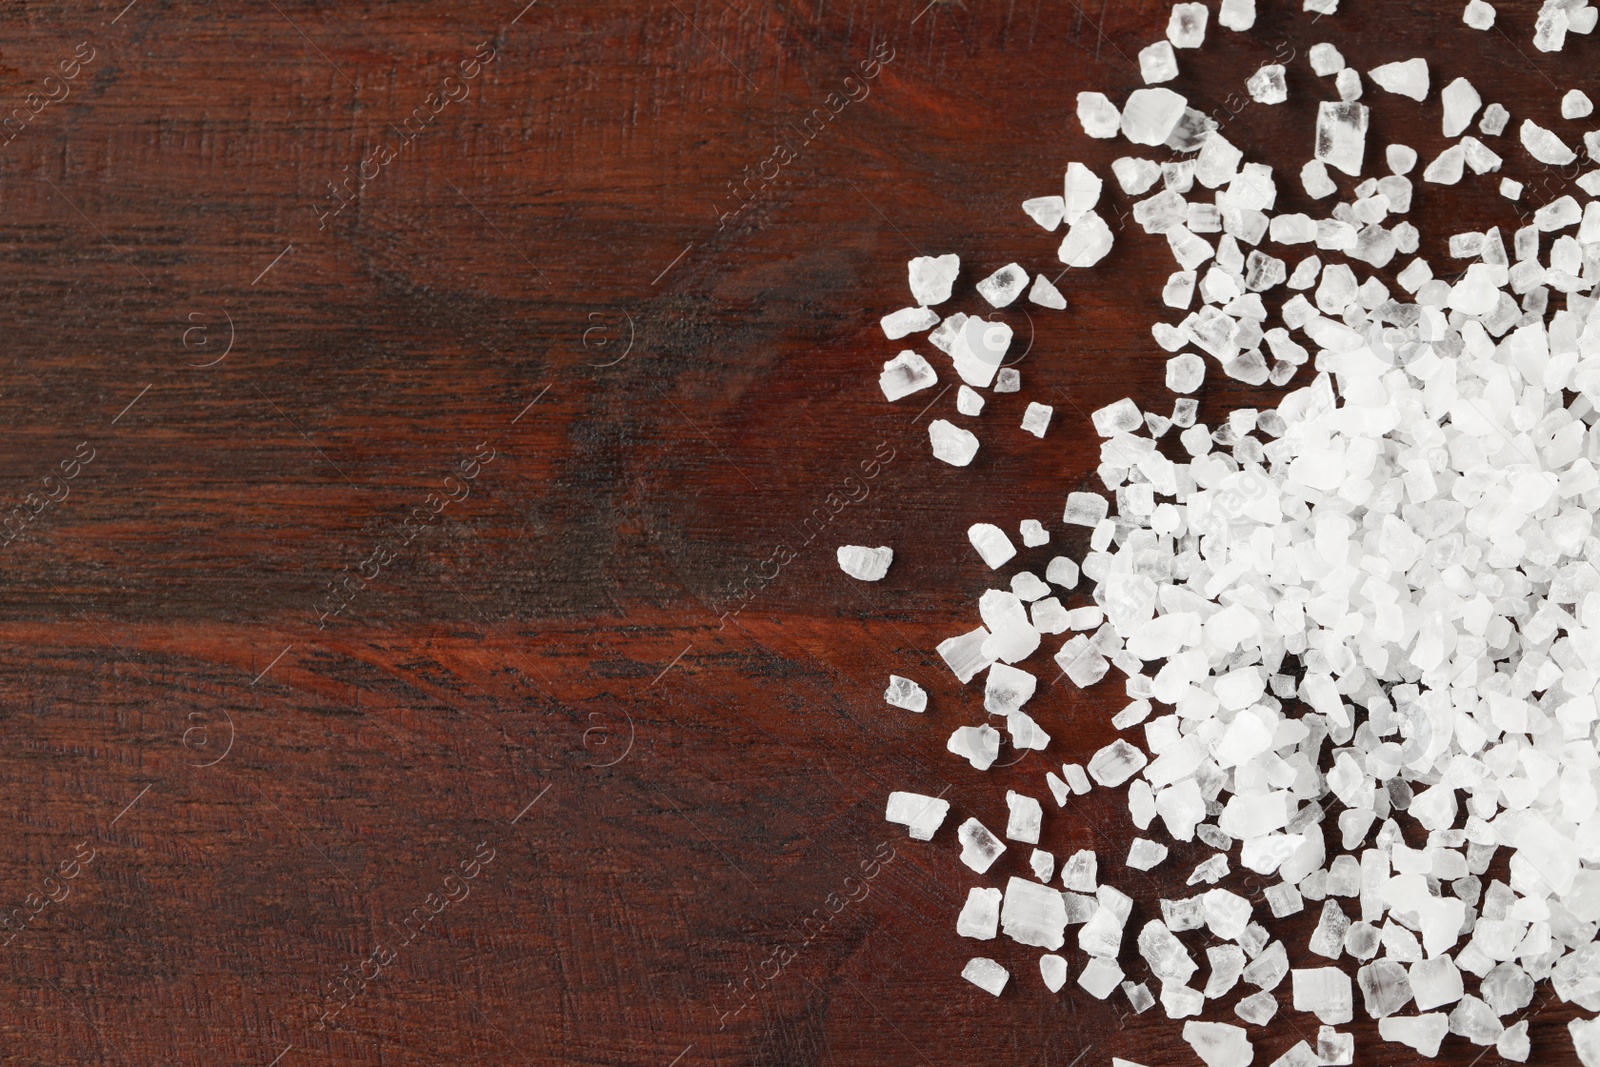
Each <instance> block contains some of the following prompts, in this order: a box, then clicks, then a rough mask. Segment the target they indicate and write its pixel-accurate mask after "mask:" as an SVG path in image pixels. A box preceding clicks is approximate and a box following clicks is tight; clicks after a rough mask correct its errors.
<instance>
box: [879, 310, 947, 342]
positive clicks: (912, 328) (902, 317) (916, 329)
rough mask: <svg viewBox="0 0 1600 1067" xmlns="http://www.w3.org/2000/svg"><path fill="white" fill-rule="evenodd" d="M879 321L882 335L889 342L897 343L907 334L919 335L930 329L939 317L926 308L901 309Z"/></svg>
mask: <svg viewBox="0 0 1600 1067" xmlns="http://www.w3.org/2000/svg"><path fill="white" fill-rule="evenodd" d="M879 321H880V325H882V326H883V334H884V336H885V337H887V338H889V340H891V341H898V340H899V339H900V338H902V337H904V336H905V335H906V334H909V333H920V332H922V331H923V330H927V329H931V328H932V327H933V326H934V325H935V324H937V323H938V321H939V316H938V314H936V313H935V312H933V311H930V310H928V309H927V308H926V307H914V308H901V309H900V310H899V311H894V312H890V313H889V314H887V315H885V316H884V317H883V318H882V319H881V320H879Z"/></svg>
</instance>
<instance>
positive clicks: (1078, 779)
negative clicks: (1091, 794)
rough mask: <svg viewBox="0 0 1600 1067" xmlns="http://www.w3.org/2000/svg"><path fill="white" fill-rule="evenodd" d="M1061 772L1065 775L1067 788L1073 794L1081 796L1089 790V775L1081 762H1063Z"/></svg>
mask: <svg viewBox="0 0 1600 1067" xmlns="http://www.w3.org/2000/svg"><path fill="white" fill-rule="evenodd" d="M1061 773H1062V774H1063V775H1065V776H1066V779H1067V788H1068V789H1071V790H1072V792H1073V793H1074V794H1075V795H1077V796H1082V795H1083V794H1085V793H1087V792H1088V791H1089V789H1090V786H1089V775H1088V773H1087V772H1085V771H1084V769H1083V766H1082V765H1081V764H1078V763H1064V764H1062V766H1061Z"/></svg>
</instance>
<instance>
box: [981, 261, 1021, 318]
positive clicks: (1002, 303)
mask: <svg viewBox="0 0 1600 1067" xmlns="http://www.w3.org/2000/svg"><path fill="white" fill-rule="evenodd" d="M1027 286H1028V272H1027V271H1025V270H1023V269H1022V268H1021V267H1019V266H1018V265H1017V264H1015V263H1007V264H1006V265H1005V266H1003V267H1001V268H1000V269H999V270H997V271H995V272H994V273H993V274H991V275H989V276H988V277H987V278H985V279H983V281H981V282H979V283H978V295H979V296H981V297H983V298H984V299H985V300H987V301H988V302H989V304H990V306H991V307H997V308H1003V307H1007V306H1008V305H1010V303H1011V302H1012V301H1013V300H1015V299H1016V298H1017V297H1019V296H1021V295H1022V290H1023V289H1025V288H1027Z"/></svg>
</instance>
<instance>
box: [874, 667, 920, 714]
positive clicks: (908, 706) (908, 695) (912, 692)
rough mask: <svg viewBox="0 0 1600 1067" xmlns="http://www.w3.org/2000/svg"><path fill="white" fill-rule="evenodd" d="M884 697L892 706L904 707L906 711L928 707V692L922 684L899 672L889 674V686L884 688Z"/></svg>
mask: <svg viewBox="0 0 1600 1067" xmlns="http://www.w3.org/2000/svg"><path fill="white" fill-rule="evenodd" d="M883 699H884V700H885V701H886V702H887V703H888V704H889V705H890V706H891V707H896V708H904V709H905V710H906V711H926V710H927V709H928V694H927V692H926V691H925V690H924V689H923V688H922V686H920V685H918V684H917V683H916V682H913V681H912V680H911V679H910V678H902V677H900V676H899V675H898V674H891V675H889V688H888V689H886V690H884V692H883Z"/></svg>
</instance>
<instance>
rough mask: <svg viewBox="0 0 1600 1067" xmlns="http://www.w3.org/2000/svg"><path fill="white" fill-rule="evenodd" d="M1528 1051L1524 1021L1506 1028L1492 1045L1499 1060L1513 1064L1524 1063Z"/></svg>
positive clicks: (1526, 1024)
mask: <svg viewBox="0 0 1600 1067" xmlns="http://www.w3.org/2000/svg"><path fill="white" fill-rule="evenodd" d="M1530 1049H1531V1046H1530V1045H1529V1042H1528V1021H1527V1020H1526V1019H1524V1020H1522V1021H1521V1022H1519V1023H1516V1024H1515V1025H1512V1026H1508V1027H1506V1028H1505V1031H1504V1032H1502V1033H1501V1035H1500V1037H1499V1038H1498V1039H1497V1040H1496V1041H1495V1043H1494V1050H1495V1052H1497V1053H1499V1055H1500V1058H1501V1059H1505V1060H1510V1061H1512V1062H1513V1063H1526V1062H1527V1060H1528V1052H1529V1051H1530Z"/></svg>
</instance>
